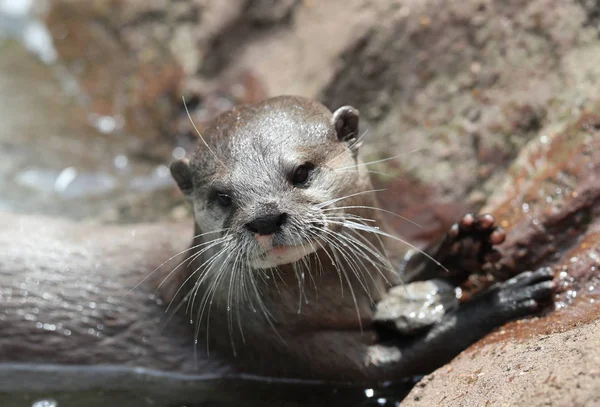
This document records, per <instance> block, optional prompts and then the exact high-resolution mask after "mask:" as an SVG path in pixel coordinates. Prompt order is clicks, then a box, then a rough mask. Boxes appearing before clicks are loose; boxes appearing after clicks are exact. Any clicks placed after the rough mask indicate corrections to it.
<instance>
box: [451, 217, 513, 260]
mask: <svg viewBox="0 0 600 407" xmlns="http://www.w3.org/2000/svg"><path fill="white" fill-rule="evenodd" d="M505 239H506V233H505V232H504V230H502V229H501V228H500V227H498V226H496V224H495V219H494V217H493V216H492V215H490V214H489V213H486V214H483V215H479V216H475V215H473V214H472V213H468V214H466V215H465V216H463V217H462V219H461V220H460V221H459V222H458V223H455V224H454V225H452V226H451V227H450V230H449V231H448V234H447V236H446V239H445V242H444V243H445V244H446V245H447V247H448V250H449V255H450V256H452V257H460V258H461V259H462V260H463V261H470V262H476V263H477V264H478V265H481V264H484V263H488V262H489V263H495V262H497V261H498V260H499V259H500V253H499V252H498V250H496V249H495V248H494V246H495V245H499V244H501V243H502V242H504V240H505Z"/></svg>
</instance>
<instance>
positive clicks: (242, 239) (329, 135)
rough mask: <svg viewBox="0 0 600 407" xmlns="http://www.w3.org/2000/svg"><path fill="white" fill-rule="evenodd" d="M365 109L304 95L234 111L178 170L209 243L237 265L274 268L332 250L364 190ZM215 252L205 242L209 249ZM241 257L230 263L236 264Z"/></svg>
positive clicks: (179, 163) (212, 129)
mask: <svg viewBox="0 0 600 407" xmlns="http://www.w3.org/2000/svg"><path fill="white" fill-rule="evenodd" d="M357 132H358V111H357V110H356V109H354V108H352V107H349V106H347V107H342V108H340V109H338V110H337V111H336V112H335V113H334V114H333V115H332V114H331V113H330V112H329V111H327V109H325V108H324V107H323V106H322V105H320V104H318V103H316V102H314V101H310V100H307V99H302V98H297V97H280V98H274V99H269V100H267V101H265V102H262V103H260V104H258V105H251V106H246V107H242V108H240V109H236V110H233V111H231V112H227V113H225V114H223V115H222V116H220V117H219V118H217V119H216V121H215V123H214V124H213V125H212V126H211V127H210V128H209V129H207V131H206V132H205V135H204V138H203V140H202V141H201V143H200V148H199V150H198V151H197V152H196V153H195V154H194V156H193V157H192V159H191V161H190V162H187V161H186V160H179V161H175V162H174V163H173V164H171V167H170V168H171V173H172V175H173V178H174V179H175V180H176V181H177V183H178V185H179V187H180V189H181V190H182V191H183V192H184V194H186V196H188V197H189V199H190V200H191V201H192V203H193V206H194V216H195V220H196V223H197V225H198V227H199V229H200V231H201V232H202V233H205V234H206V235H205V238H204V241H205V242H206V245H207V247H210V246H211V242H219V244H218V245H215V246H214V250H213V254H214V255H215V256H219V257H220V258H221V260H222V261H223V262H225V263H227V262H231V264H232V266H234V268H235V266H236V265H237V266H239V265H240V264H245V265H246V266H249V267H251V268H253V269H269V268H273V267H277V266H279V265H283V264H289V263H294V262H297V261H300V260H302V259H303V258H304V257H305V256H307V255H309V254H310V253H313V252H316V251H317V250H319V249H321V248H325V246H327V244H328V242H330V241H331V240H332V236H331V235H332V233H334V232H335V231H336V230H338V229H340V228H341V226H339V225H341V222H339V221H340V217H339V216H340V215H339V214H340V212H343V209H337V208H336V207H339V206H343V202H341V204H340V201H342V200H343V199H344V197H346V196H348V195H351V194H352V193H353V192H354V191H356V190H357V184H358V183H359V182H360V179H359V178H360V176H359V171H357V169H356V165H357V157H356V154H357ZM207 250H208V249H207ZM234 262H235V263H240V264H233V263H234Z"/></svg>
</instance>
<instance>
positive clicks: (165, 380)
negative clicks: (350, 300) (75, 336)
mask: <svg viewBox="0 0 600 407" xmlns="http://www.w3.org/2000/svg"><path fill="white" fill-rule="evenodd" d="M413 384H414V381H406V382H404V383H402V382H401V383H396V384H393V385H392V384H387V385H384V386H382V387H380V388H369V389H364V388H357V387H356V386H350V385H344V384H339V385H331V384H325V383H319V382H307V381H295V380H282V379H273V380H268V379H264V378H256V377H252V376H246V377H231V378H227V377H222V376H217V375H214V376H211V375H203V376H192V375H182V374H175V373H164V372H157V371H152V370H146V369H132V368H123V367H113V366H94V367H90V366H68V367H67V366H53V365H47V366H35V365H0V405H2V406H3V407H13V406H14V407H17V406H23V405H30V406H32V407H79V406H86V407H95V406H98V407H100V406H106V405H107V403H108V404H110V405H117V406H128V407H138V406H139V407H142V406H165V407H201V406H202V407H204V406H238V405H240V403H243V405H244V406H250V407H253V406H256V407H258V406H365V407H368V406H380V407H385V406H395V405H397V403H398V402H399V400H401V398H402V397H404V396H405V395H406V394H407V393H408V391H409V390H410V388H411V387H412V386H413ZM57 388H60V389H61V391H60V392H57V391H56V389H57Z"/></svg>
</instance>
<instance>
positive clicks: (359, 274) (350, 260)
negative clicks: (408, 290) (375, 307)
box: [323, 230, 372, 301]
mask: <svg viewBox="0 0 600 407" xmlns="http://www.w3.org/2000/svg"><path fill="white" fill-rule="evenodd" d="M323 233H326V234H327V235H329V236H331V238H329V239H328V241H327V242H328V243H329V245H330V246H331V248H332V249H334V250H337V252H339V253H340V254H341V255H342V257H343V259H344V260H346V262H345V264H346V265H348V267H350V270H351V271H352V273H353V274H354V275H355V277H356V278H357V280H358V282H359V284H360V285H361V287H362V288H363V290H364V291H365V293H366V294H367V296H368V297H369V301H372V297H371V290H370V289H369V286H368V284H367V281H366V280H364V273H363V271H362V270H364V269H367V267H366V266H365V264H364V263H363V262H362V260H361V259H360V258H357V257H356V256H351V255H350V253H349V252H348V251H347V250H346V248H344V247H343V246H344V245H345V243H342V242H339V241H335V240H334V238H335V239H338V240H339V236H338V235H337V234H336V233H333V232H332V231H329V230H323ZM358 262H360V265H359V264H358ZM341 266H342V268H344V263H341ZM361 266H362V268H361ZM363 280H364V281H363Z"/></svg>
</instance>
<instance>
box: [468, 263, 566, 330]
mask: <svg viewBox="0 0 600 407" xmlns="http://www.w3.org/2000/svg"><path fill="white" fill-rule="evenodd" d="M553 277H554V273H553V271H552V269H551V268H549V267H543V268H540V269H538V270H536V271H526V272H523V273H521V274H519V275H517V276H515V277H513V278H511V279H510V280H507V281H505V282H502V283H498V284H495V285H493V286H492V287H490V288H489V289H488V290H487V291H486V292H484V293H483V294H482V295H481V299H480V300H481V301H484V302H486V303H487V304H488V305H491V308H490V309H491V312H492V313H493V314H494V315H495V316H496V317H497V318H500V319H501V321H500V323H504V322H506V321H509V320H511V319H514V318H519V317H522V316H525V315H529V314H532V313H534V312H536V311H538V310H539V309H540V305H541V304H543V303H549V302H551V301H552V295H553V293H554V290H555V289H556V284H555V283H554V282H553V281H552V279H553ZM473 301H475V302H477V301H478V299H474V300H473Z"/></svg>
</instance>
